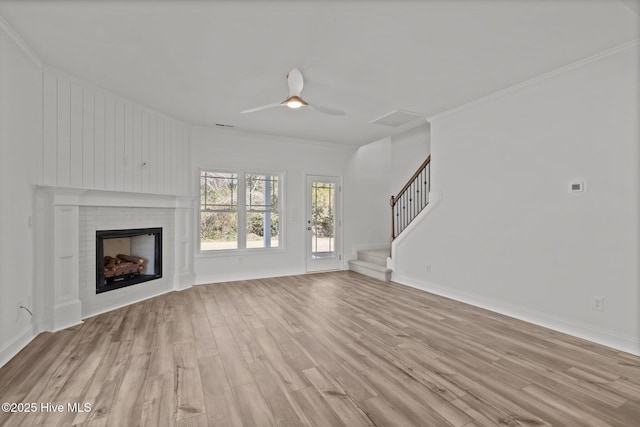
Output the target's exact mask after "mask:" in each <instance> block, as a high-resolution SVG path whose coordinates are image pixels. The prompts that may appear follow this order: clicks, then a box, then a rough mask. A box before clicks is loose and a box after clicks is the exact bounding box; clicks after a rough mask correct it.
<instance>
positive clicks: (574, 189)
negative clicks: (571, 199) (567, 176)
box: [569, 182, 584, 193]
mask: <svg viewBox="0 0 640 427" xmlns="http://www.w3.org/2000/svg"><path fill="white" fill-rule="evenodd" d="M583 191H584V182H572V183H571V185H569V192H570V193H582V192H583Z"/></svg>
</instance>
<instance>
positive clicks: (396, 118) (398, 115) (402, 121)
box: [369, 110, 425, 128]
mask: <svg viewBox="0 0 640 427" xmlns="http://www.w3.org/2000/svg"><path fill="white" fill-rule="evenodd" d="M420 119H423V120H424V119H425V116H424V115H422V114H419V113H414V112H413V111H407V110H395V111H392V112H390V113H387V114H385V115H384V116H381V117H378V118H377V119H374V120H371V121H370V122H369V123H370V124H376V125H383V126H391V127H394V128H397V127H399V126H402V125H406V124H407V123H410V122H413V121H415V120H420Z"/></svg>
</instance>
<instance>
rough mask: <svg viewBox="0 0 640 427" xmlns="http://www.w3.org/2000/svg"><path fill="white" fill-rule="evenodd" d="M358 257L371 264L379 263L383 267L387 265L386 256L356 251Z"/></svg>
mask: <svg viewBox="0 0 640 427" xmlns="http://www.w3.org/2000/svg"><path fill="white" fill-rule="evenodd" d="M358 259H359V260H361V261H367V262H370V263H372V264H378V265H381V266H383V267H386V266H387V257H386V256H379V255H373V254H370V253H367V252H358Z"/></svg>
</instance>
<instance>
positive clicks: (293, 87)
mask: <svg viewBox="0 0 640 427" xmlns="http://www.w3.org/2000/svg"><path fill="white" fill-rule="evenodd" d="M287 83H288V84H289V96H290V97H291V96H300V94H301V93H302V88H303V87H304V79H303V78H302V73H301V72H300V70H298V69H297V68H294V69H293V70H291V71H289V74H287Z"/></svg>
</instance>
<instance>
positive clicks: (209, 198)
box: [200, 171, 238, 210]
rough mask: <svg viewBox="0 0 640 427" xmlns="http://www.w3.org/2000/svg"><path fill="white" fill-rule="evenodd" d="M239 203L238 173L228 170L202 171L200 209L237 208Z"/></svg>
mask: <svg viewBox="0 0 640 427" xmlns="http://www.w3.org/2000/svg"><path fill="white" fill-rule="evenodd" d="M237 205H238V174H235V173H226V172H207V171H202V172H201V173H200V209H202V210H212V209H213V210H217V209H229V208H236V207H237Z"/></svg>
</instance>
